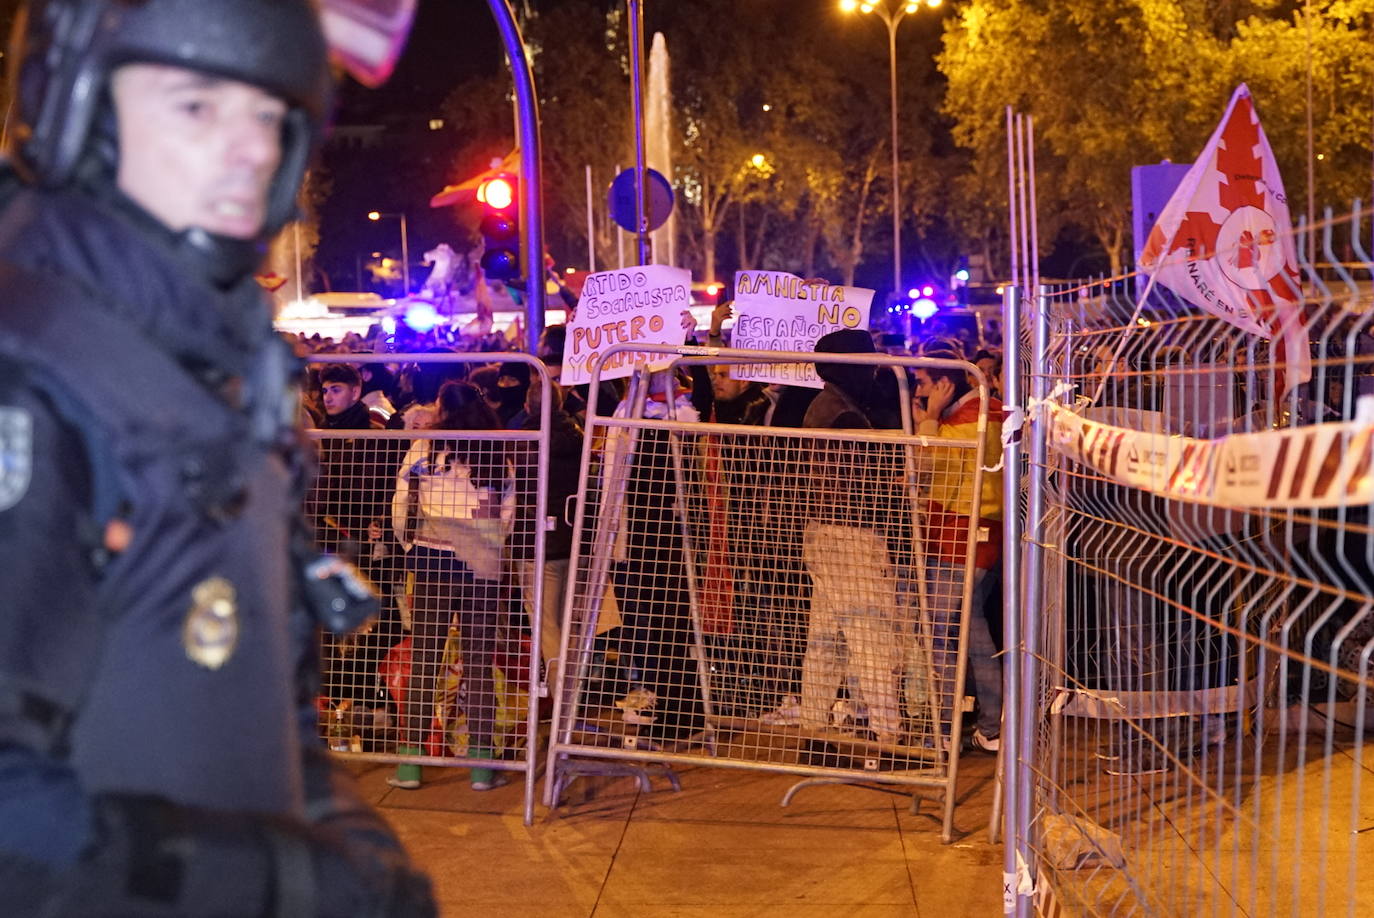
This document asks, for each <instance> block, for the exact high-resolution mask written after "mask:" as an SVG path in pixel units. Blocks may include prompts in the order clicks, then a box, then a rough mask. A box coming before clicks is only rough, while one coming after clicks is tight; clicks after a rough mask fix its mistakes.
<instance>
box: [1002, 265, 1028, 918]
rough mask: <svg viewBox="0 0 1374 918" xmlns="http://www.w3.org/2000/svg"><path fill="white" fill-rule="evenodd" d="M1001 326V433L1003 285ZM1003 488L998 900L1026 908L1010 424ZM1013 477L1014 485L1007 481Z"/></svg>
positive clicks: (1013, 305) (1015, 369)
mask: <svg viewBox="0 0 1374 918" xmlns="http://www.w3.org/2000/svg"><path fill="white" fill-rule="evenodd" d="M1002 308H1003V312H1002V328H1003V339H1002V340H1003V345H1004V349H1005V350H1004V354H1003V361H1002V367H1003V369H1002V378H1003V380H1004V391H1003V393H1002V396H1003V399H1004V401H1003V405H1004V406H1005V407H1007V409H1008V410H1009V411H1011V412H1013V414H1012V416H1011V417H1010V418H1008V419H1007V420H1006V421H1004V424H1006V425H1007V426H1006V427H1004V428H1003V429H1004V433H1005V431H1006V430H1008V429H1010V428H1011V427H1012V426H1014V425H1015V423H1016V421H1017V419H1018V414H1017V413H1018V412H1019V411H1020V410H1021V409H1022V408H1023V406H1024V404H1025V393H1024V391H1023V389H1024V386H1023V384H1022V378H1021V291H1020V290H1019V289H1017V288H1016V287H1015V286H1013V285H1008V286H1007V288H1006V292H1005V293H1004V294H1003V299H1002ZM1002 462H1003V471H1002V475H1003V480H1004V481H1008V484H1009V485H1011V486H1005V487H1004V490H1003V493H1004V494H1006V495H1007V496H1008V497H1010V498H1011V499H1009V500H1006V509H1005V511H1004V513H1005V516H1004V518H1003V526H1004V527H1005V528H1004V529H1003V533H1002V559H1003V560H1002V572H1003V573H1002V577H1003V581H1002V628H1003V644H1002V646H1003V647H1005V648H1006V649H1007V651H1008V652H1007V656H1006V665H1005V667H1004V668H1003V697H1005V698H1006V699H1007V703H1006V704H1005V705H1004V706H1003V709H1002V718H1003V724H1002V750H1001V751H1002V762H1001V765H1002V776H1001V777H1002V788H1003V800H1002V805H1003V810H1002V822H1003V839H1004V841H1005V844H1004V845H1003V849H1002V905H1003V911H1004V912H1005V913H1006V914H1018V915H1019V914H1026V912H1024V911H1023V910H1022V908H1021V901H1020V899H1019V897H1018V896H1017V895H1016V885H1017V884H1016V864H1017V858H1018V856H1020V857H1022V858H1024V857H1025V853H1024V851H1023V848H1024V847H1025V837H1026V836H1025V832H1026V829H1027V828H1028V827H1027V826H1024V825H1022V824H1021V823H1020V822H1019V817H1020V814H1021V807H1020V803H1019V801H1020V799H1021V780H1020V779H1021V761H1022V758H1023V756H1022V753H1021V742H1020V739H1021V737H1020V724H1021V721H1022V720H1023V717H1022V715H1023V711H1022V708H1021V704H1022V703H1023V702H1022V700H1021V698H1022V696H1021V693H1020V685H1021V670H1022V660H1021V644H1022V621H1021V616H1022V614H1023V610H1024V609H1026V608H1027V604H1026V602H1025V598H1024V596H1023V595H1022V591H1021V588H1022V576H1021V574H1022V571H1021V502H1020V500H1019V492H1020V478H1021V433H1020V431H1019V430H1013V431H1012V433H1011V435H1010V436H1007V437H1005V442H1004V444H1003V447H1002ZM1012 483H1014V485H1012Z"/></svg>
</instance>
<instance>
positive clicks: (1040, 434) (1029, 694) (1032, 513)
mask: <svg viewBox="0 0 1374 918" xmlns="http://www.w3.org/2000/svg"><path fill="white" fill-rule="evenodd" d="M1031 320H1032V337H1031V373H1030V398H1031V401H1030V404H1031V405H1036V404H1039V403H1040V402H1041V401H1042V400H1043V399H1045V398H1046V396H1047V395H1048V394H1049V378H1048V376H1047V375H1046V367H1047V365H1048V360H1049V334H1050V320H1049V297H1048V295H1047V291H1046V289H1045V288H1043V287H1042V288H1040V289H1039V290H1037V291H1035V310H1034V312H1033V313H1032V316H1031ZM1009 331H1010V332H1011V335H1012V338H1015V336H1016V334H1017V333H1018V330H1017V329H1009ZM1013 375H1015V374H1013ZM1008 378H1010V377H1008ZM1027 420H1028V422H1029V424H1030V438H1031V442H1030V465H1029V470H1028V491H1027V502H1026V524H1025V526H1026V528H1025V531H1026V534H1027V538H1026V540H1025V550H1024V552H1023V563H1024V565H1025V566H1024V568H1023V579H1024V590H1025V592H1024V597H1025V598H1024V601H1023V602H1022V603H1021V604H1020V608H1018V609H1014V610H1012V614H1011V620H1013V621H1015V620H1016V619H1017V618H1018V617H1019V618H1020V619H1021V620H1020V623H1019V627H1020V629H1021V634H1020V638H1021V643H1020V645H1019V648H1020V650H1019V653H1018V654H1017V656H1018V657H1019V658H1020V660H1019V665H1017V666H1016V668H1017V669H1018V670H1019V676H1020V685H1019V687H1018V689H1017V691H1016V695H1015V696H1014V697H1016V698H1017V699H1018V701H1017V703H1016V704H1015V705H1013V706H1012V708H1013V709H1015V710H1016V711H1017V714H1018V723H1017V724H1016V725H1015V729H1016V731H1017V732H1016V735H1015V738H1014V739H1013V740H1012V747H1011V748H1012V749H1013V750H1015V751H1016V753H1017V756H1018V757H1017V759H1014V760H1013V761H1012V774H1011V776H1010V778H1009V780H1008V788H1009V791H1008V794H1007V797H1008V806H1007V809H1008V814H1007V819H1008V825H1007V836H1008V837H1007V844H1008V846H1009V848H1010V852H1009V855H1008V860H1011V861H1012V862H1013V863H1012V869H1013V870H1014V871H1015V877H1014V882H1015V883H1016V887H1013V889H1014V891H1015V890H1017V889H1019V887H1020V884H1021V881H1022V879H1023V878H1026V877H1028V878H1030V879H1032V880H1033V879H1034V878H1035V876H1036V865H1035V858H1034V853H1033V845H1032V844H1031V832H1032V825H1031V813H1032V811H1033V809H1034V802H1035V801H1034V798H1035V782H1034V775H1033V772H1032V769H1031V764H1030V763H1031V762H1032V761H1033V760H1034V759H1035V755H1034V750H1035V746H1036V730H1037V726H1038V724H1039V718H1040V710H1041V698H1040V681H1041V680H1040V664H1039V647H1040V629H1041V627H1042V624H1043V623H1042V622H1041V619H1040V615H1039V610H1040V608H1041V601H1042V596H1041V594H1042V591H1043V589H1044V573H1045V554H1044V548H1043V547H1042V545H1041V539H1042V538H1043V535H1044V533H1043V528H1044V521H1045V476H1046V463H1047V460H1048V456H1049V445H1048V437H1047V430H1046V422H1045V421H1044V419H1042V418H1037V417H1036V416H1035V413H1034V412H1031V413H1030V414H1029V415H1028V417H1027ZM1008 646H1009V647H1011V646H1017V645H1008ZM1013 665H1016V664H1013ZM1009 678H1010V674H1009ZM1012 785H1014V786H1015V787H1014V790H1012V789H1011V787H1012ZM1014 903H1015V910H1014V913H1015V914H1016V915H1017V916H1018V918H1024V916H1029V915H1030V914H1031V913H1032V910H1033V903H1032V901H1031V898H1030V896H1029V895H1023V894H1021V893H1019V891H1018V892H1016V894H1015V899H1014Z"/></svg>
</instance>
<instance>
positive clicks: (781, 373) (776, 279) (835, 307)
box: [730, 271, 873, 389]
mask: <svg viewBox="0 0 1374 918" xmlns="http://www.w3.org/2000/svg"><path fill="white" fill-rule="evenodd" d="M872 303H873V291H872V290H866V289H864V288H862V287H843V286H839V285H834V284H826V283H823V282H815V281H807V280H803V279H802V278H800V277H797V276H796V275H795V274H787V273H785V272H782V271H740V272H739V273H738V274H736V275H735V302H734V311H735V328H734V333H733V337H732V341H731V343H732V345H733V346H734V347H737V348H743V349H746V350H757V351H800V352H805V353H809V352H811V351H813V350H815V348H816V342H817V341H818V340H819V339H820V338H821V337H822V336H824V335H828V334H829V333H831V332H833V331H837V330H840V329H861V330H864V331H867V329H868V310H869V307H870V306H871V305H872ZM730 375H731V376H733V377H734V378H735V379H744V380H755V381H758V382H769V383H781V384H784V385H793V386H808V387H810V388H812V389H819V388H821V387H822V386H823V385H824V382H823V381H822V380H821V379H820V378H819V377H818V376H817V375H816V368H815V365H814V364H810V363H795V364H777V363H768V364H746V365H743V366H737V367H735V368H734V369H733V370H732V371H731V374H730Z"/></svg>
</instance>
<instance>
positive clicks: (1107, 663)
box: [1006, 208, 1374, 916]
mask: <svg viewBox="0 0 1374 918" xmlns="http://www.w3.org/2000/svg"><path fill="white" fill-rule="evenodd" d="M1366 222H1367V221H1366ZM1364 232H1365V228H1364V227H1363V225H1362V221H1361V215H1360V212H1359V209H1358V208H1357V209H1356V210H1355V212H1354V213H1353V214H1351V215H1350V216H1349V217H1345V218H1337V219H1333V218H1332V217H1331V216H1330V214H1329V213H1328V215H1327V219H1326V220H1325V221H1324V222H1323V224H1322V225H1321V226H1319V227H1315V228H1313V231H1312V232H1310V233H1309V232H1308V230H1307V228H1304V229H1303V230H1302V231H1300V233H1299V237H1298V238H1299V252H1300V262H1301V268H1302V274H1303V277H1302V278H1301V279H1302V281H1303V283H1304V289H1305V291H1306V301H1305V303H1303V304H1302V306H1301V312H1302V316H1303V319H1304V322H1305V324H1306V326H1307V329H1308V337H1309V339H1310V352H1309V353H1307V354H1306V355H1305V356H1306V357H1307V358H1308V359H1309V361H1310V363H1311V367H1312V369H1311V379H1310V381H1308V382H1297V383H1296V384H1294V383H1295V381H1297V380H1299V378H1300V376H1301V366H1300V364H1301V362H1302V360H1301V357H1302V356H1303V355H1299V354H1295V353H1293V352H1285V351H1282V350H1280V349H1279V348H1277V347H1275V346H1274V345H1273V344H1272V343H1271V342H1270V341H1268V340H1265V339H1261V338H1258V337H1256V336H1253V335H1250V334H1248V333H1246V332H1243V331H1241V330H1240V329H1238V328H1236V327H1235V326H1233V325H1231V324H1229V323H1227V322H1225V321H1223V320H1221V319H1219V318H1215V317H1212V316H1210V315H1207V314H1204V313H1202V312H1200V310H1198V309H1195V308H1193V307H1191V306H1189V305H1188V304H1186V303H1184V302H1182V301H1180V300H1178V299H1176V298H1174V297H1173V296H1172V295H1171V294H1168V293H1167V292H1165V291H1163V290H1162V289H1159V288H1156V289H1155V291H1153V295H1152V296H1151V297H1150V298H1149V299H1148V300H1146V302H1145V304H1144V307H1143V308H1142V309H1139V310H1138V309H1137V290H1136V289H1135V288H1134V287H1132V286H1128V284H1129V279H1127V280H1113V281H1105V282H1095V283H1094V282H1089V283H1082V284H1074V285H1067V286H1056V287H1047V288H1044V289H1042V291H1041V292H1040V295H1039V296H1038V297H1036V298H1035V300H1034V302H1033V303H1027V304H1026V305H1025V307H1024V311H1025V313H1026V314H1027V318H1026V320H1025V322H1024V323H1023V324H1022V326H1021V327H1022V328H1023V329H1024V332H1025V337H1024V339H1023V340H1022V341H1018V342H1017V347H1016V348H1015V349H1017V350H1021V349H1022V347H1023V346H1024V347H1025V350H1026V351H1027V354H1026V356H1027V357H1028V358H1029V359H1027V360H1025V361H1024V363H1023V366H1024V368H1025V370H1026V377H1025V378H1027V379H1028V381H1029V383H1030V393H1029V394H1030V396H1031V397H1032V398H1031V400H1030V408H1031V410H1030V412H1029V414H1030V417H1031V423H1030V426H1029V436H1028V438H1027V439H1026V441H1025V443H1024V445H1025V450H1024V452H1023V455H1024V456H1025V457H1026V459H1027V463H1028V468H1027V471H1028V475H1029V480H1028V489H1029V506H1028V508H1027V511H1026V517H1025V535H1024V540H1025V541H1024V567H1023V569H1022V573H1023V576H1024V584H1025V586H1024V590H1025V592H1024V598H1023V599H1022V600H1021V601H1020V602H1019V603H1018V602H1013V603H1012V605H1011V608H1012V609H1015V610H1016V611H1017V613H1018V614H1020V616H1021V617H1020V619H1019V621H1018V623H1017V624H1018V626H1019V628H1020V631H1019V637H1018V639H1017V643H1016V645H1015V647H1014V650H1015V652H1016V653H1017V654H1018V655H1019V659H1018V660H1017V665H1016V667H1015V670H1016V672H1017V674H1018V676H1017V678H1019V679H1020V680H1021V681H1020V684H1019V687H1020V688H1022V689H1024V691H1022V692H1021V693H1020V705H1019V707H1018V708H1017V710H1016V712H1015V713H1016V716H1017V717H1019V718H1020V719H1021V720H1022V722H1023V723H1024V725H1025V729H1024V730H1023V731H1022V732H1021V733H1020V734H1019V735H1020V737H1021V738H1023V739H1024V740H1025V742H1024V743H1023V744H1022V748H1021V750H1020V752H1019V754H1017V755H1014V756H1013V757H1011V758H1009V760H1008V762H1007V768H1006V782H1007V784H1006V793H1007V797H1008V799H1009V800H1011V799H1020V800H1022V801H1025V802H1026V803H1025V805H1024V806H1022V807H1020V809H1019V812H1012V813H1010V814H1009V819H1008V826H1009V827H1010V829H1011V831H1010V833H1009V837H1008V839H1007V843H1008V844H1009V845H1012V846H1014V847H1015V848H1016V849H1017V853H1018V855H1019V856H1018V858H1017V860H1018V862H1020V863H1021V865H1022V866H1021V869H1020V870H1019V871H1018V875H1016V876H1010V877H1008V882H1009V883H1014V884H1016V885H1017V887H1018V888H1019V889H1020V891H1021V894H1022V895H1025V894H1026V893H1027V891H1028V890H1030V889H1033V890H1034V896H1035V901H1036V903H1037V906H1038V911H1040V912H1041V913H1045V914H1048V913H1057V914H1094V915H1099V914H1111V915H1117V914H1149V915H1278V914H1290V915H1299V914H1301V915H1328V914H1341V915H1350V916H1354V915H1364V914H1369V913H1371V911H1374V871H1371V870H1370V869H1369V867H1370V865H1371V864H1374V790H1371V787H1374V782H1370V781H1368V780H1367V775H1366V774H1365V772H1366V771H1367V770H1368V769H1369V768H1370V765H1371V757H1370V756H1369V755H1367V754H1366V753H1367V751H1368V750H1369V746H1368V742H1369V731H1370V728H1371V727H1374V717H1371V714H1370V710H1369V701H1370V695H1371V689H1374V676H1371V673H1370V657H1371V654H1374V529H1371V526H1370V510H1371V504H1372V503H1374V479H1372V478H1371V474H1370V469H1371V461H1372V460H1374V454H1371V434H1374V401H1371V399H1374V360H1371V356H1370V355H1371V354H1374V339H1371V337H1370V333H1371V330H1372V329H1374V309H1372V308H1371V307H1372V306H1374V296H1371V277H1372V276H1374V261H1371V259H1370V258H1369V256H1368V254H1366V252H1365V249H1364V242H1363V238H1362V234H1363V233H1364ZM1313 239H1315V241H1316V245H1317V246H1318V248H1317V249H1313V248H1311V247H1309V246H1310V244H1309V242H1308V240H1313ZM1009 306H1011V307H1012V308H1013V309H1015V308H1016V300H1015V298H1014V297H1013V298H1011V299H1010V300H1009ZM1008 327H1010V328H1016V327H1017V325H1015V324H1009V326H1008ZM1008 372H1009V373H1010V372H1011V369H1010V367H1009V369H1008ZM1009 633H1011V632H1009ZM1009 668H1011V667H1009ZM1013 691H1015V688H1014V689H1013Z"/></svg>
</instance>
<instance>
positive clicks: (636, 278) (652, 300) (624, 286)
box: [561, 265, 692, 386]
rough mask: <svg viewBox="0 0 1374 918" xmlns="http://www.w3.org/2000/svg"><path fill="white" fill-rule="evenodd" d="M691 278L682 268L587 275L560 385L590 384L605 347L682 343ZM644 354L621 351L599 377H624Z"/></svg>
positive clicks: (656, 267) (652, 267)
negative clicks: (684, 311)
mask: <svg viewBox="0 0 1374 918" xmlns="http://www.w3.org/2000/svg"><path fill="white" fill-rule="evenodd" d="M691 287H692V275H691V272H689V271H687V270H686V269H684V268H672V267H669V266H668V265H641V266H639V267H635V268H623V269H621V270H619V271H601V272H598V273H596V274H589V275H587V280H586V282H585V283H584V284H583V286H582V296H581V297H580V298H579V299H578V301H577V315H576V316H575V317H574V319H573V321H572V322H570V323H568V335H567V342H566V344H565V345H564V350H563V375H562V378H561V382H562V384H563V385H565V386H570V385H577V384H580V383H586V382H591V378H592V365H593V364H594V363H595V362H596V359H597V357H598V356H600V354H601V353H602V352H603V351H605V350H606V349H607V348H609V347H611V346H612V345H615V344H626V343H629V342H633V341H638V342H641V343H644V344H681V343H682V338H683V332H682V311H683V310H684V309H686V308H687V307H688V306H691V305H692V295H691ZM645 362H646V355H644V354H639V353H635V352H634V351H622V352H621V353H619V354H616V355H614V356H612V357H611V358H610V359H609V360H608V361H607V362H606V363H605V364H603V365H602V368H601V378H602V379H618V378H620V377H622V376H629V375H630V373H631V372H633V370H634V368H635V366H636V365H638V364H642V363H645Z"/></svg>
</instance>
